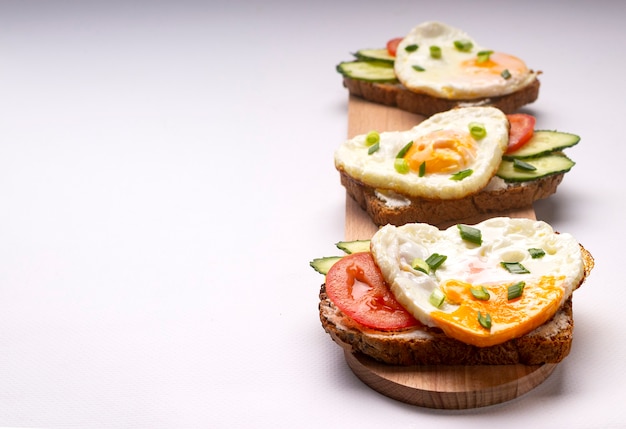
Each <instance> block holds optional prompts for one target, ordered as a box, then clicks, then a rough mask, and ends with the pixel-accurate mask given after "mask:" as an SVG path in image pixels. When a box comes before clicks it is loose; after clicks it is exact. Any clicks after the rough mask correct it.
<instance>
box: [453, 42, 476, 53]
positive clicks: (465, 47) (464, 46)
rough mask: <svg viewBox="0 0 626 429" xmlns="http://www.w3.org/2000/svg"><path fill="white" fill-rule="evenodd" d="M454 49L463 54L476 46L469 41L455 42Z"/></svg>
mask: <svg viewBox="0 0 626 429" xmlns="http://www.w3.org/2000/svg"><path fill="white" fill-rule="evenodd" d="M454 47H455V48H457V49H458V50H459V51H461V52H469V51H471V50H472V48H473V47H474V44H473V43H472V42H470V41H469V40H455V41H454Z"/></svg>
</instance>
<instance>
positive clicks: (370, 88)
mask: <svg viewBox="0 0 626 429" xmlns="http://www.w3.org/2000/svg"><path fill="white" fill-rule="evenodd" d="M538 74H539V73H538ZM343 85H344V87H346V88H347V89H348V91H349V93H350V94H351V95H354V96H357V97H361V98H363V99H365V100H368V101H372V102H374V103H379V104H383V105H385V106H391V107H397V108H399V109H401V110H406V111H407V112H411V113H417V114H419V115H424V116H431V115H434V114H435V113H439V112H444V111H446V110H450V109H453V108H455V107H461V106H493V107H497V108H498V109H500V110H502V111H503V112H504V113H513V112H516V111H517V110H519V109H520V108H521V107H522V106H525V105H527V104H530V103H533V102H535V101H536V100H537V98H538V97H539V87H540V82H539V79H535V80H533V81H532V82H531V83H530V84H529V85H527V86H525V87H524V88H522V89H520V90H518V91H516V92H513V93H511V94H507V95H502V96H499V97H489V98H480V99H473V100H449V99H445V98H437V97H433V96H431V95H427V94H424V93H419V92H413V91H410V90H408V89H407V88H406V87H404V86H403V85H402V84H400V83H377V82H369V81H364V80H358V79H352V78H349V77H345V76H344V78H343Z"/></svg>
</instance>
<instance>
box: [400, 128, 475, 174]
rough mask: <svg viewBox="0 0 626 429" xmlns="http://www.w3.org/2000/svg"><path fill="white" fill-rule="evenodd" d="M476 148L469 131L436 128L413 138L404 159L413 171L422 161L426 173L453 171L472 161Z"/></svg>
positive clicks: (418, 168) (461, 168)
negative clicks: (436, 129)
mask: <svg viewBox="0 0 626 429" xmlns="http://www.w3.org/2000/svg"><path fill="white" fill-rule="evenodd" d="M476 150H477V149H476V141H475V140H474V139H473V138H472V136H471V135H470V134H469V132H461V131H458V130H438V131H433V132H432V133H429V134H426V135H424V136H422V137H420V138H417V139H415V140H414V141H413V145H412V146H411V148H410V149H409V150H408V151H407V153H406V154H405V156H404V159H405V160H406V161H407V163H408V164H409V168H410V169H411V171H414V172H419V170H420V166H421V165H422V164H423V163H424V165H425V172H426V174H432V173H454V172H457V171H460V170H463V169H465V168H467V166H468V165H470V164H471V163H472V162H473V161H474V158H475V157H476Z"/></svg>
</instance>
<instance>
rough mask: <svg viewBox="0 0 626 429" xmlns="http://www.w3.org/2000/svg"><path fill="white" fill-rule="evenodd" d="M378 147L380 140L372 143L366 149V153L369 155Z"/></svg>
mask: <svg viewBox="0 0 626 429" xmlns="http://www.w3.org/2000/svg"><path fill="white" fill-rule="evenodd" d="M378 149H380V142H378V143H374V144H373V145H371V146H370V147H369V148H368V149H367V154H368V155H371V154H373V153H374V152H376V151H377V150H378Z"/></svg>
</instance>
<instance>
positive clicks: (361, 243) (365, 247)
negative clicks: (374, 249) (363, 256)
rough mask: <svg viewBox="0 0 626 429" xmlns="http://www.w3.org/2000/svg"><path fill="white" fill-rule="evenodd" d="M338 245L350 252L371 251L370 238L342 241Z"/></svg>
mask: <svg viewBox="0 0 626 429" xmlns="http://www.w3.org/2000/svg"><path fill="white" fill-rule="evenodd" d="M336 246H337V247H338V248H339V249H341V250H343V251H344V252H346V253H348V254H351V253H358V252H369V251H370V241H369V240H354V241H340V242H339V243H336Z"/></svg>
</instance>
